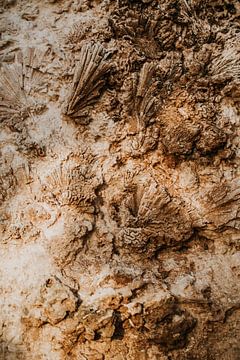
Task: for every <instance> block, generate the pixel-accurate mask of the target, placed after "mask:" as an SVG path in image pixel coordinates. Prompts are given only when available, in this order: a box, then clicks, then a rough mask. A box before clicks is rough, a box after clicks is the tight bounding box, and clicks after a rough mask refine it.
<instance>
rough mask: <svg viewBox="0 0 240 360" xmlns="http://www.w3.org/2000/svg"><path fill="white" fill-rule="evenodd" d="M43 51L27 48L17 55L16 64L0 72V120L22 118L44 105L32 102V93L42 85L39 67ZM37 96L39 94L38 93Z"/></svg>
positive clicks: (41, 74) (42, 78) (5, 67)
mask: <svg viewBox="0 0 240 360" xmlns="http://www.w3.org/2000/svg"><path fill="white" fill-rule="evenodd" d="M45 55H46V51H42V50H37V49H35V48H28V49H27V50H26V51H25V52H19V53H18V54H17V55H16V59H15V63H14V64H10V65H3V66H2V68H1V72H0V121H5V120H6V121H7V122H8V123H9V121H10V122H11V120H13V119H17V120H19V119H25V118H26V117H28V116H29V115H31V114H32V113H34V112H36V111H39V110H42V109H43V108H44V107H45V106H44V105H43V104H42V103H40V102H39V101H38V102H37V101H35V99H34V92H35V91H38V92H39V91H40V90H41V89H42V88H43V86H44V85H45V76H44V73H43V72H42V71H41V65H42V63H43V59H44V57H45ZM38 95H39V93H38Z"/></svg>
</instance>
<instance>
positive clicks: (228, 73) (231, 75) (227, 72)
mask: <svg viewBox="0 0 240 360" xmlns="http://www.w3.org/2000/svg"><path fill="white" fill-rule="evenodd" d="M209 72H210V75H211V79H212V81H214V82H224V81H226V80H232V79H233V80H239V79H240V50H239V45H237V47H234V46H227V47H226V48H225V49H224V50H223V51H221V53H220V54H219V55H218V56H216V57H215V58H214V59H213V60H212V62H211V64H210V66H209Z"/></svg>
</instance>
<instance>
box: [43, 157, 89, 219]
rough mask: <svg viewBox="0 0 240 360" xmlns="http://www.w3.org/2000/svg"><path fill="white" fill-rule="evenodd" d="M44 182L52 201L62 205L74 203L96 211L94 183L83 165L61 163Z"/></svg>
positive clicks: (86, 209)
mask: <svg viewBox="0 0 240 360" xmlns="http://www.w3.org/2000/svg"><path fill="white" fill-rule="evenodd" d="M44 184H45V188H46V190H47V192H48V193H49V194H50V200H51V201H52V200H53V201H54V202H55V203H56V202H57V203H58V204H59V205H60V206H64V205H73V206H77V207H78V208H81V209H82V210H84V211H86V212H89V213H92V212H94V206H93V201H94V199H95V191H94V184H93V182H92V179H91V174H89V173H88V172H86V169H84V168H83V167H81V165H80V166H75V167H70V166H68V165H67V164H64V165H60V166H59V167H57V168H56V169H55V170H54V171H53V172H52V173H51V174H50V175H48V176H47V177H46V179H45V182H44Z"/></svg>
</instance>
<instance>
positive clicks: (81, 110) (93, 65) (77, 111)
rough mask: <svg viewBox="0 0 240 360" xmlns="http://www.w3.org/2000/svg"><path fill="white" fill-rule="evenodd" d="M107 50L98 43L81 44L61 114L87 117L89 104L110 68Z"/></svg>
mask: <svg viewBox="0 0 240 360" xmlns="http://www.w3.org/2000/svg"><path fill="white" fill-rule="evenodd" d="M109 54H110V53H109V52H108V51H106V50H105V49H104V48H103V47H102V45H100V44H99V43H96V44H92V43H87V44H85V45H83V46H82V48H81V52H80V61H79V62H78V63H77V64H76V67H75V73H74V77H73V81H72V85H71V89H70V91H69V96H68V98H67V101H66V103H65V105H64V108H63V114H64V115H67V116H69V117H72V118H73V119H75V121H76V122H81V118H84V117H88V115H89V110H90V108H91V106H92V105H93V104H94V103H95V102H96V101H97V99H98V98H99V97H100V95H101V91H102V89H103V86H104V85H105V83H106V74H107V73H108V71H109V70H110V66H111V65H110V63H109V61H108V57H109Z"/></svg>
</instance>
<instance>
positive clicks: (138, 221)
mask: <svg viewBox="0 0 240 360" xmlns="http://www.w3.org/2000/svg"><path fill="white" fill-rule="evenodd" d="M120 202H121V204H120V206H118V205H116V203H115V204H114V207H115V209H117V210H118V215H116V218H117V219H118V220H117V222H118V224H119V226H120V232H119V237H118V241H117V243H116V245H117V246H119V248H122V249H124V248H126V249H129V247H130V248H132V249H133V250H134V251H135V252H138V253H141V252H146V254H148V255H152V254H153V253H154V252H155V251H156V250H157V249H159V248H161V247H162V246H174V245H177V243H178V242H179V243H181V242H182V241H186V240H187V239H189V238H190V236H191V235H192V226H191V219H190V217H189V215H188V214H187V212H186V211H184V210H181V201H180V200H178V199H175V200H172V199H171V196H170V195H169V193H168V191H167V190H166V189H165V188H161V187H160V186H159V185H157V184H156V183H150V185H149V186H148V188H146V187H145V186H144V185H143V184H139V185H138V186H137V185H136V186H135V188H134V187H133V188H131V189H130V191H129V192H128V194H127V196H126V194H125V195H124V198H123V199H122V200H120Z"/></svg>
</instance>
